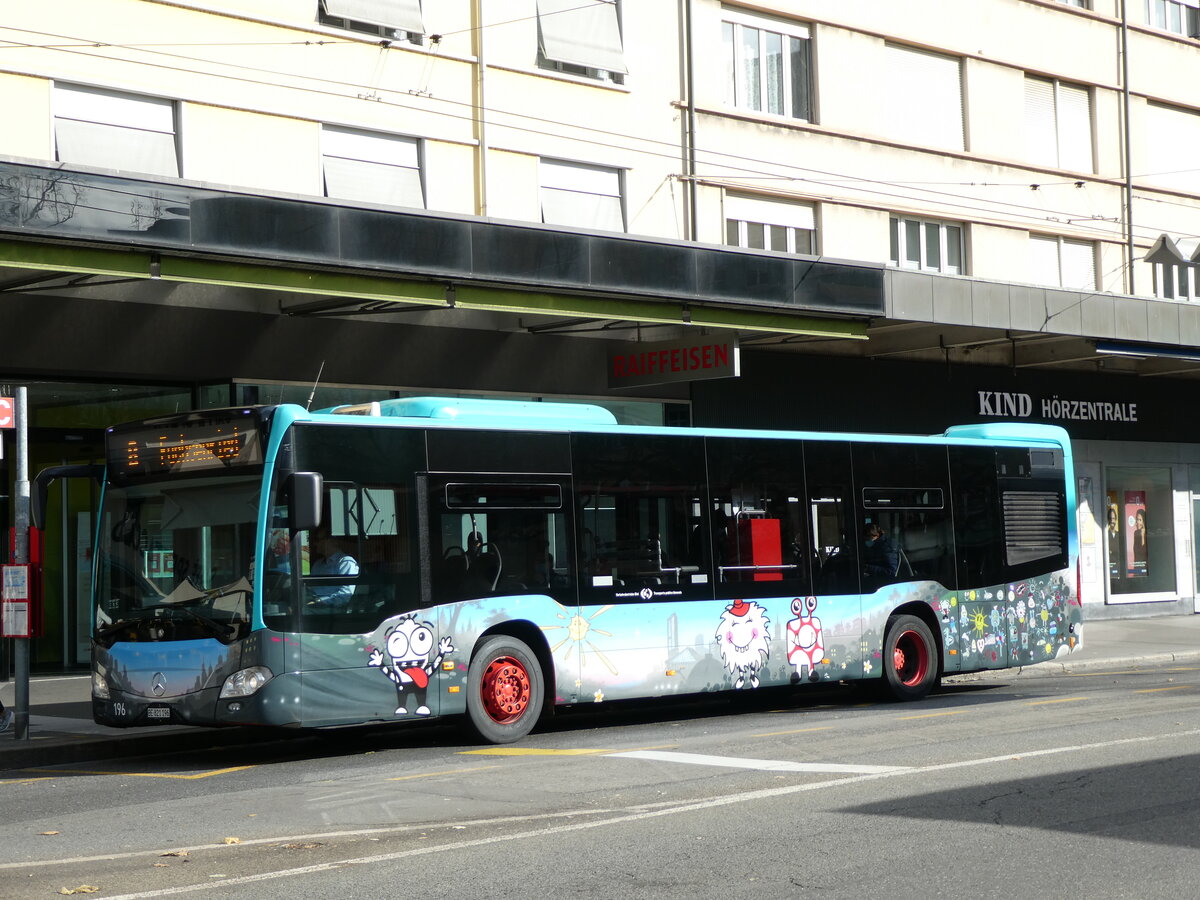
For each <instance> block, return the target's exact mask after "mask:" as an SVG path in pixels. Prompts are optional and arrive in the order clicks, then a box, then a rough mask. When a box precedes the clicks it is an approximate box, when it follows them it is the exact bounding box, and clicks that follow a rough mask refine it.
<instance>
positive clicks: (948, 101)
mask: <svg viewBox="0 0 1200 900" xmlns="http://www.w3.org/2000/svg"><path fill="white" fill-rule="evenodd" d="M886 53H887V68H886V77H887V81H888V84H887V87H886V88H885V89H884V90H883V91H881V92H880V94H881V97H882V98H883V101H884V103H886V104H887V106H886V108H885V109H884V110H883V118H882V121H883V122H884V123H885V127H887V129H888V135H889V136H890V137H892V138H895V139H897V140H900V141H904V142H906V143H909V144H912V145H914V146H918V147H940V148H942V149H946V150H962V149H964V148H965V146H966V145H965V136H964V132H963V102H962V98H963V91H962V61H961V60H960V59H959V58H958V57H956V56H943V55H941V54H940V53H929V52H927V51H925V50H915V49H913V48H912V47H904V46H901V45H899V44H888V45H887V46H886Z"/></svg>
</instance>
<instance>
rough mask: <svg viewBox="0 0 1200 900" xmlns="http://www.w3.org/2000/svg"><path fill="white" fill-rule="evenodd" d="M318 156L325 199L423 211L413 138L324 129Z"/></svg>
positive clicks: (416, 152)
mask: <svg viewBox="0 0 1200 900" xmlns="http://www.w3.org/2000/svg"><path fill="white" fill-rule="evenodd" d="M321 154H322V164H323V170H324V177H325V196H327V197H333V198H336V199H339V200H357V201H361V202H365V203H382V204H386V205H388V206H407V207H413V208H417V209H424V207H425V192H424V189H423V187H422V183H421V163H420V149H419V145H418V142H417V141H416V140H414V139H413V138H406V137H400V136H398V135H390V134H370V133H367V132H361V131H351V130H349V129H339V128H330V127H326V128H324V129H322V131H321Z"/></svg>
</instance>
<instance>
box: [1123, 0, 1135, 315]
mask: <svg viewBox="0 0 1200 900" xmlns="http://www.w3.org/2000/svg"><path fill="white" fill-rule="evenodd" d="M1126 3H1127V0H1121V102H1122V104H1123V106H1124V112H1123V115H1124V118H1125V135H1124V137H1125V253H1126V254H1127V256H1128V258H1129V266H1128V268H1127V271H1128V273H1129V275H1128V284H1129V293H1130V294H1133V293H1135V291H1134V283H1133V159H1132V158H1131V157H1130V147H1131V144H1132V140H1131V138H1130V131H1131V129H1130V126H1129V11H1128V10H1127V9H1126Z"/></svg>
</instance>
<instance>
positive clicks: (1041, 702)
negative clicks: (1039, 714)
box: [1025, 697, 1087, 706]
mask: <svg viewBox="0 0 1200 900" xmlns="http://www.w3.org/2000/svg"><path fill="white" fill-rule="evenodd" d="M1086 699H1087V697H1059V698H1058V699H1057V700H1031V701H1030V702H1029V703H1026V704H1025V705H1026V706H1045V705H1046V704H1047V703H1074V702H1075V701H1076V700H1086Z"/></svg>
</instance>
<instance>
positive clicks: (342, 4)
mask: <svg viewBox="0 0 1200 900" xmlns="http://www.w3.org/2000/svg"><path fill="white" fill-rule="evenodd" d="M321 5H322V6H324V7H325V13H326V15H330V16H341V17H342V18H343V19H353V20H354V21H355V22H367V23H369V24H371V25H382V26H383V27H384V28H396V29H399V30H400V31H411V32H413V33H415V34H424V33H425V24H424V22H423V21H422V20H421V0H321Z"/></svg>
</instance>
